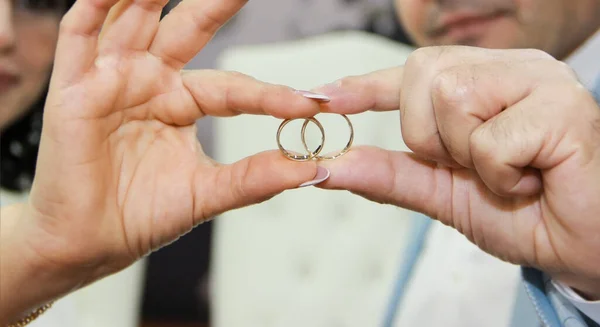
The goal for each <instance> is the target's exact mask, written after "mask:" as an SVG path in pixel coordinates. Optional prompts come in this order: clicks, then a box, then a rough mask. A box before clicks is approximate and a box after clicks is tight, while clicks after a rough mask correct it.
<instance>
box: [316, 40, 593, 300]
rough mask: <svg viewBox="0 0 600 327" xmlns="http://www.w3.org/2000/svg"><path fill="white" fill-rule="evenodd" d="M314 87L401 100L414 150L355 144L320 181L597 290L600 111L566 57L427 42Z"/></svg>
mask: <svg viewBox="0 0 600 327" xmlns="http://www.w3.org/2000/svg"><path fill="white" fill-rule="evenodd" d="M317 90H318V91H320V92H323V93H324V94H326V95H328V96H330V98H331V102H329V103H328V104H327V105H326V107H327V108H326V110H327V111H331V112H336V113H358V112H362V111H365V110H370V109H374V110H398V109H399V111H400V120H401V124H402V136H403V138H404V141H405V143H406V144H407V145H408V147H409V148H410V149H411V150H413V151H414V153H413V154H409V153H402V152H392V151H386V150H383V149H379V148H373V147H363V148H356V149H353V150H351V151H350V152H349V153H348V154H346V155H345V156H344V157H342V158H340V159H338V160H335V161H332V162H327V163H326V167H328V168H329V169H330V171H331V177H330V178H329V180H327V181H326V182H325V183H323V184H320V185H319V186H320V187H323V188H328V189H347V190H350V191H352V192H354V193H357V194H360V195H362V196H364V197H366V198H368V199H371V200H374V201H377V202H382V203H390V204H394V205H397V206H402V207H405V208H408V209H412V210H416V211H420V212H423V213H425V214H427V215H429V216H431V217H433V218H435V219H438V220H439V221H441V222H442V223H444V224H447V225H450V226H453V227H454V228H456V229H457V230H458V231H460V232H461V233H463V234H464V235H465V236H466V237H468V238H469V240H471V241H472V242H474V243H475V244H477V245H478V246H480V247H481V248H482V249H483V250H485V251H487V252H489V253H491V254H492V255H495V256H497V257H498V258H501V259H504V260H507V261H510V262H513V263H516V264H520V265H525V266H533V267H536V268H538V269H541V270H544V271H545V272H547V273H549V274H550V275H551V276H552V277H554V278H555V279H557V280H561V281H563V282H565V283H567V284H568V285H570V286H572V287H574V288H576V289H578V290H580V291H581V292H582V293H583V294H584V295H587V296H588V297H589V298H598V299H600V200H599V199H600V109H599V108H598V104H596V103H595V102H594V99H593V98H592V96H591V94H590V93H589V92H587V91H586V90H585V89H584V88H583V86H582V85H581V84H580V83H579V82H578V81H577V78H576V77H575V75H574V73H573V72H572V71H571V70H570V69H569V68H568V67H567V66H566V65H565V64H563V63H561V62H558V61H556V60H554V59H553V58H551V57H550V56H549V55H547V54H545V53H542V52H541V51H533V50H486V49H477V48H470V47H439V48H422V49H420V50H417V51H415V52H414V53H413V54H412V55H411V56H410V57H409V59H408V60H407V62H406V65H405V66H403V67H399V68H394V69H389V70H383V71H379V72H375V73H372V74H368V75H365V76H357V77H348V78H345V79H342V80H340V81H339V82H338V83H335V84H332V85H328V86H325V87H323V88H319V89H317ZM398 136H399V135H398ZM390 137H393V136H390Z"/></svg>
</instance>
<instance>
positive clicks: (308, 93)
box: [296, 90, 331, 102]
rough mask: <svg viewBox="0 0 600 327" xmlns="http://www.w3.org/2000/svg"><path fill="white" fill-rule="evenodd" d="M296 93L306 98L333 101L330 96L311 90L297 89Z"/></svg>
mask: <svg viewBox="0 0 600 327" xmlns="http://www.w3.org/2000/svg"><path fill="white" fill-rule="evenodd" d="M296 93H298V94H300V95H302V96H303V97H305V98H308V99H312V100H317V101H318V102H329V101H331V99H330V98H329V97H328V96H326V95H324V94H319V93H315V92H311V91H304V90H298V91H296Z"/></svg>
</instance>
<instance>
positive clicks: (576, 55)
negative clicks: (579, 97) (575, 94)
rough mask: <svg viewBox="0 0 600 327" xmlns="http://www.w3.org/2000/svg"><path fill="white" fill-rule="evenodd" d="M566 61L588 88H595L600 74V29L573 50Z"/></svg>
mask: <svg viewBox="0 0 600 327" xmlns="http://www.w3.org/2000/svg"><path fill="white" fill-rule="evenodd" d="M565 63H566V64H567V65H569V67H571V68H572V69H573V70H574V71H575V73H576V74H577V76H578V77H579V80H580V81H581V83H582V84H583V85H584V86H585V87H586V88H587V89H588V90H591V89H593V88H594V87H595V86H596V85H594V83H596V81H597V80H598V76H600V29H599V30H598V31H596V33H595V34H594V35H593V36H592V37H590V38H589V39H588V40H587V42H585V43H584V44H582V45H581V46H580V47H579V48H578V49H577V50H576V51H575V52H573V53H572V54H571V55H570V56H569V57H568V58H567V59H566V60H565Z"/></svg>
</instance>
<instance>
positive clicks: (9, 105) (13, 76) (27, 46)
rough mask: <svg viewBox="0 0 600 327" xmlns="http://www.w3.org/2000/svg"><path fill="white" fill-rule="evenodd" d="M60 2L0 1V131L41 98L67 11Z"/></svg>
mask: <svg viewBox="0 0 600 327" xmlns="http://www.w3.org/2000/svg"><path fill="white" fill-rule="evenodd" d="M55 1H56V0H0V131H1V130H3V129H4V128H5V127H7V126H8V125H9V124H10V123H11V122H13V121H14V120H15V119H17V118H18V117H19V116H21V115H22V114H24V113H25V112H26V111H27V109H29V107H30V106H31V105H32V104H33V103H34V102H35V101H36V100H37V99H38V98H39V97H40V95H41V93H42V92H43V91H44V89H45V86H46V85H47V82H48V78H49V75H50V70H51V65H52V61H53V59H54V50H55V46H56V41H57V37H58V24H59V21H60V17H61V12H62V10H63V8H62V7H64V6H62V5H58V4H57V3H56V2H55Z"/></svg>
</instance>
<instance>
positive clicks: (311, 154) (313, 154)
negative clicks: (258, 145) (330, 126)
mask: <svg viewBox="0 0 600 327" xmlns="http://www.w3.org/2000/svg"><path fill="white" fill-rule="evenodd" d="M341 116H342V117H344V119H345V120H346V122H347V123H348V127H350V139H349V140H348V143H347V144H346V146H345V147H344V148H343V149H342V150H341V151H339V152H338V153H336V154H333V155H328V156H322V155H320V153H321V151H322V150H323V147H324V146H325V129H324V128H323V125H321V122H319V121H318V120H317V119H316V118H315V117H309V118H301V119H304V124H302V131H301V137H302V145H303V146H304V149H305V150H306V152H308V154H304V155H297V154H293V153H291V152H289V151H288V150H286V149H285V148H284V147H283V145H281V131H283V128H284V127H285V125H287V124H288V123H289V122H291V121H293V120H295V119H300V118H295V119H286V120H284V121H283V122H282V123H281V125H279V129H278V130H277V146H278V147H279V150H281V152H282V153H283V154H284V155H285V156H286V157H288V158H289V159H291V160H294V161H308V160H333V159H336V158H339V157H341V156H343V155H344V154H345V153H346V152H348V151H349V150H350V147H351V146H352V142H353V141H354V128H353V127H352V123H351V122H350V119H348V117H347V116H346V115H343V114H342V115H341ZM310 122H312V123H314V124H315V125H317V127H318V128H319V130H320V131H321V144H319V146H317V148H316V149H315V150H314V151H311V150H310V148H309V147H308V144H306V127H307V126H308V123H310Z"/></svg>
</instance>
